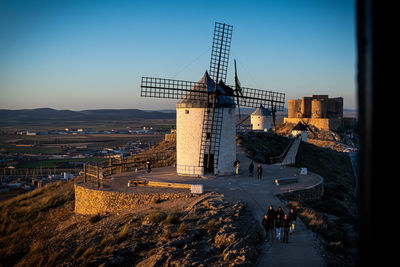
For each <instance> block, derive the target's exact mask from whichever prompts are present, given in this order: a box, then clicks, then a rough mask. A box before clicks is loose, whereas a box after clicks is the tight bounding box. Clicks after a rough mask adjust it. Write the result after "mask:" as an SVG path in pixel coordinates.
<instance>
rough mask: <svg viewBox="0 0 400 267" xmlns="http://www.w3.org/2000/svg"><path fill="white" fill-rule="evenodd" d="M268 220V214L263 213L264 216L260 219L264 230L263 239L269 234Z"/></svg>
mask: <svg viewBox="0 0 400 267" xmlns="http://www.w3.org/2000/svg"><path fill="white" fill-rule="evenodd" d="M269 221H270V220H269V218H268V215H267V214H265V215H264V218H263V219H262V221H261V224H262V226H263V227H264V230H265V237H264V239H267V238H268V236H269V231H270V230H271V229H270V228H271V225H270V222H269Z"/></svg>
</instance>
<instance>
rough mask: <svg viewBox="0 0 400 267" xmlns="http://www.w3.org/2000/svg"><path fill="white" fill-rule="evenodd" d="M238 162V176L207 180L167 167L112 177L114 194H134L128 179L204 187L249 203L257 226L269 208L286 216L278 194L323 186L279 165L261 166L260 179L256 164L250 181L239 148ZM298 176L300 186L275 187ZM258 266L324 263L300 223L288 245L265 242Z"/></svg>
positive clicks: (311, 235)
mask: <svg viewBox="0 0 400 267" xmlns="http://www.w3.org/2000/svg"><path fill="white" fill-rule="evenodd" d="M237 158H238V160H239V161H240V166H241V167H240V173H239V176H236V175H232V176H222V177H215V176H208V177H207V178H195V177H183V176H178V175H176V172H175V168H173V167H166V168H158V169H153V171H152V172H151V173H150V174H147V173H145V172H143V171H140V172H137V173H134V172H131V173H123V174H120V175H113V177H114V183H113V188H112V190H117V191H129V190H134V189H132V188H128V187H127V180H129V179H149V180H152V181H165V182H179V183H191V184H203V186H204V190H205V192H211V191H216V192H218V193H222V194H224V195H225V198H226V199H227V200H233V201H236V200H240V201H243V202H244V203H246V204H247V205H248V206H249V208H250V209H251V210H252V212H253V214H254V216H255V217H256V220H257V222H258V223H261V219H262V217H263V216H264V214H265V212H266V211H267V208H268V207H269V205H270V204H272V205H273V206H274V208H275V209H276V208H278V207H279V206H281V207H282V208H283V210H284V211H285V213H288V210H287V209H286V208H285V206H284V203H283V202H281V201H280V200H279V198H277V197H276V194H278V193H280V192H285V191H289V190H296V189H302V188H307V187H309V186H312V185H315V184H317V183H319V182H320V180H321V177H320V176H318V175H316V174H313V173H311V172H308V174H307V175H300V174H299V173H300V169H298V168H293V167H282V166H280V165H264V164H263V165H262V167H263V177H262V179H261V180H258V179H257V165H256V164H255V168H254V176H253V177H250V176H249V172H248V166H249V164H250V159H249V158H248V157H247V155H246V153H245V152H244V151H242V149H241V147H240V146H238V148H237ZM294 176H296V177H297V178H298V181H299V182H298V183H294V184H287V185H281V186H276V185H275V184H274V183H273V181H274V179H276V178H289V177H294ZM257 265H258V266H323V259H322V258H321V256H320V255H319V252H318V249H317V248H316V246H315V238H314V233H313V232H312V231H311V230H308V229H307V228H306V226H305V225H304V224H303V223H302V222H301V221H300V219H299V218H298V219H297V224H296V231H295V233H293V234H292V235H290V236H289V243H288V244H284V243H283V242H282V241H278V240H273V241H272V242H271V241H265V242H264V244H263V250H262V254H261V255H260V257H259V259H258V264H257Z"/></svg>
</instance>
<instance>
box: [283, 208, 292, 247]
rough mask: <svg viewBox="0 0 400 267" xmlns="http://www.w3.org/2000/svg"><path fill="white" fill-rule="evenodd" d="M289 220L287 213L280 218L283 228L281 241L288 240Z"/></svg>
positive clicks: (285, 241) (286, 241)
mask: <svg viewBox="0 0 400 267" xmlns="http://www.w3.org/2000/svg"><path fill="white" fill-rule="evenodd" d="M290 226H291V222H290V219H289V217H288V215H287V214H285V217H284V218H283V220H282V229H283V243H286V244H287V243H288V242H289V230H290Z"/></svg>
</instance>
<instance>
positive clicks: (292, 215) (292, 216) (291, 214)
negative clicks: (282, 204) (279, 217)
mask: <svg viewBox="0 0 400 267" xmlns="http://www.w3.org/2000/svg"><path fill="white" fill-rule="evenodd" d="M296 219H297V213H296V212H295V211H294V210H293V208H292V209H290V212H289V220H290V222H291V226H290V233H293V232H294V225H295V223H296Z"/></svg>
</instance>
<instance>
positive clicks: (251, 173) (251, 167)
mask: <svg viewBox="0 0 400 267" xmlns="http://www.w3.org/2000/svg"><path fill="white" fill-rule="evenodd" d="M253 169H254V162H253V161H251V162H250V165H249V172H250V176H253Z"/></svg>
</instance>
